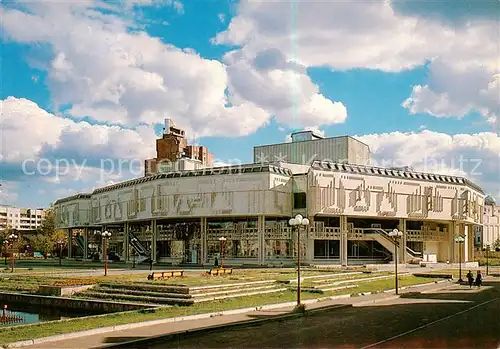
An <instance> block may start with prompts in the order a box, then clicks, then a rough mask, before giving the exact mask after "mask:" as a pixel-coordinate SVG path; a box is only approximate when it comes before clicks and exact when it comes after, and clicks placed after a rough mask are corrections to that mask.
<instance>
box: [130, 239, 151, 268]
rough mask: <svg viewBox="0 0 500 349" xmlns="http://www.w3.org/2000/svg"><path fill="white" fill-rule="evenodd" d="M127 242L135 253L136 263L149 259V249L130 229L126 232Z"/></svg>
mask: <svg viewBox="0 0 500 349" xmlns="http://www.w3.org/2000/svg"><path fill="white" fill-rule="evenodd" d="M128 236H129V244H130V246H132V248H133V249H134V252H135V253H136V263H137V264H140V263H143V262H146V261H149V260H150V259H151V250H150V249H148V248H147V247H145V246H144V245H143V244H142V243H141V241H140V240H139V239H138V238H137V236H135V234H134V233H133V232H131V231H129V232H128Z"/></svg>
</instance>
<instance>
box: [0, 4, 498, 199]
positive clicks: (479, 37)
mask: <svg viewBox="0 0 500 349" xmlns="http://www.w3.org/2000/svg"><path fill="white" fill-rule="evenodd" d="M0 18H1V21H0V29H1V30H0V35H1V40H2V54H1V55H0V57H1V62H0V64H1V69H2V72H1V74H2V80H1V88H0V94H1V96H0V99H1V100H0V106H1V107H0V108H1V111H2V112H1V128H0V136H1V148H0V183H1V187H0V189H1V194H0V200H1V203H2V204H13V205H19V206H29V207H34V206H38V207H41V206H46V205H49V204H50V203H51V202H52V201H54V200H55V199H57V198H60V197H64V196H67V195H72V194H74V193H76V192H81V191H91V190H92V189H94V188H96V187H99V186H102V185H104V184H108V183H115V182H117V181H120V180H122V179H128V178H133V177H138V176H140V175H141V174H142V171H141V170H142V160H143V159H145V158H148V157H153V156H154V144H155V138H156V137H157V135H158V134H159V133H160V132H161V123H162V121H163V119H164V118H165V117H169V118H172V119H174V120H175V122H176V124H177V125H179V126H182V127H184V128H185V129H186V130H187V131H188V132H189V133H190V135H191V137H192V141H193V142H196V143H200V144H203V145H206V146H208V147H209V148H210V150H211V151H212V152H213V153H214V154H215V158H216V159H217V162H219V163H241V162H251V161H252V147H253V145H256V144H266V143H278V142H282V141H284V140H285V139H287V136H288V135H289V134H290V133H291V132H293V131H296V130H301V129H316V130H318V131H319V132H323V133H324V134H325V135H327V136H337V135H345V134H349V135H354V136H356V137H358V138H359V139H361V140H362V141H364V142H366V143H367V144H368V145H369V146H370V147H371V150H372V152H373V162H374V163H375V164H397V165H411V166H413V167H414V168H415V169H417V170H423V171H436V172H440V173H448V174H455V175H460V176H466V177H468V178H470V179H471V180H473V181H474V182H476V183H477V184H479V185H481V186H482V187H483V188H484V190H485V191H486V192H487V193H488V194H492V195H494V196H497V197H499V196H500V137H499V124H500V119H499V115H500V44H499V42H500V40H499V37H500V29H499V26H500V24H499V18H500V2H498V1H497V0H492V1H485V0H453V1H452V0H450V1H449V2H446V1H405V0H393V1H382V0H364V1H360V0H352V1H347V0H346V1H334V0H332V1H329V0H322V1H316V2H314V1H307V2H306V1H295V2H290V1H288V2H287V1H276V0H275V1H265V2H263V1H260V2H257V1H244V0H242V1H231V0H214V1H206V0H189V1H188V0H183V1H182V0H127V1H119V0H116V1H106V2H104V1H102V2H101V1H97V0H79V1H65V0H61V1H32V2H30V1H19V2H15V1H3V2H2V4H1V5H0Z"/></svg>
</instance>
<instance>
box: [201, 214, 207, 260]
mask: <svg viewBox="0 0 500 349" xmlns="http://www.w3.org/2000/svg"><path fill="white" fill-rule="evenodd" d="M200 239H201V256H200V258H201V259H200V263H201V265H205V264H206V263H208V261H207V260H208V249H207V246H208V243H207V219H206V217H202V218H200Z"/></svg>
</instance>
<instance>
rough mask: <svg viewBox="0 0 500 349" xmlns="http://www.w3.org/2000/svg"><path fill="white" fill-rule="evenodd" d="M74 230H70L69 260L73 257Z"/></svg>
mask: <svg viewBox="0 0 500 349" xmlns="http://www.w3.org/2000/svg"><path fill="white" fill-rule="evenodd" d="M72 252H73V229H71V228H69V229H68V258H71V257H72V256H73V253H72Z"/></svg>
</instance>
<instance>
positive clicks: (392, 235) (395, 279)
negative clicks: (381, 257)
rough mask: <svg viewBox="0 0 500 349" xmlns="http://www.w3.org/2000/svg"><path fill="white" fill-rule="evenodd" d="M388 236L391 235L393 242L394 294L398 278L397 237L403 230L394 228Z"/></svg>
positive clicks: (397, 292)
mask: <svg viewBox="0 0 500 349" xmlns="http://www.w3.org/2000/svg"><path fill="white" fill-rule="evenodd" d="M389 236H390V237H392V239H393V242H394V283H395V288H396V294H399V280H398V246H399V238H400V237H401V236H403V232H401V231H399V230H398V229H394V230H393V231H391V232H390V233H389Z"/></svg>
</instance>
